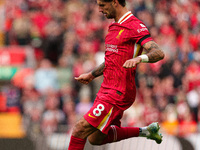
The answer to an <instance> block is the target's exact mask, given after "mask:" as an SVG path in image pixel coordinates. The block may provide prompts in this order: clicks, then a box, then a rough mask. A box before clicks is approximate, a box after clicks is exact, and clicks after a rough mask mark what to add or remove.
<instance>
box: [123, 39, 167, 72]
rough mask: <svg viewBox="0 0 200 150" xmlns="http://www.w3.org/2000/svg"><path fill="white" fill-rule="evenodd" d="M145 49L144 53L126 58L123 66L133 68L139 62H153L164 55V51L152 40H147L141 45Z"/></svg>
mask: <svg viewBox="0 0 200 150" xmlns="http://www.w3.org/2000/svg"><path fill="white" fill-rule="evenodd" d="M143 48H144V49H145V50H146V52H147V53H146V54H143V55H140V56H137V57H135V58H133V59H129V60H127V61H126V62H125V63H124V64H123V67H124V68H133V67H135V66H136V65H137V64H139V63H141V62H146V63H154V62H157V61H159V60H162V59H163V58H164V56H165V54H164V52H163V51H162V50H161V49H160V48H159V46H158V45H157V44H156V42H154V41H149V42H147V43H145V44H144V45H143Z"/></svg>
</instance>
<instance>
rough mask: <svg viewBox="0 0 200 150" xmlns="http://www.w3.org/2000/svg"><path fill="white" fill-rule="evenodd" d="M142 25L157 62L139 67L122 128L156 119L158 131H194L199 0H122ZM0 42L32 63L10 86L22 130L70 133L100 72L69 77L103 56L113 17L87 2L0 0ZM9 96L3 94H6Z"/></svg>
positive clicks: (199, 111)
mask: <svg viewBox="0 0 200 150" xmlns="http://www.w3.org/2000/svg"><path fill="white" fill-rule="evenodd" d="M126 2H127V7H128V9H129V10H131V11H132V13H133V14H134V15H135V16H136V17H138V18H139V19H140V20H142V21H143V22H144V23H145V24H146V26H147V27H148V29H149V31H150V33H151V36H152V37H153V39H154V40H155V41H156V42H157V43H158V44H159V46H160V47H161V48H162V50H163V51H164V52H165V59H164V60H162V61H160V62H157V63H153V64H149V63H143V64H139V65H138V67H137V74H136V85H137V97H136V101H135V103H134V104H133V105H132V106H131V107H130V108H129V109H128V110H127V111H126V112H125V113H124V117H123V119H122V125H125V126H145V125H148V124H149V123H151V122H155V121H158V122H160V123H161V125H162V130H163V132H165V133H168V134H173V135H179V136H186V135H188V134H190V133H196V132H199V131H200V128H199V125H200V123H199V122H200V1H198V0H127V1H126ZM1 3H2V4H1V6H4V7H1V8H0V11H1V12H4V16H1V17H0V19H1V21H0V22H2V21H3V22H2V23H1V24H2V26H1V28H0V39H1V40H0V41H1V42H0V44H1V45H2V46H11V45H19V46H30V47H31V48H32V49H34V52H35V57H36V60H37V63H36V66H35V67H34V68H25V66H23V67H22V68H23V69H28V71H27V72H28V73H27V75H26V77H25V78H23V79H22V80H21V83H20V84H14V83H13V85H12V86H13V87H12V88H13V89H14V88H15V89H16V88H17V89H18V91H17V93H18V94H17V95H18V97H19V107H20V111H21V113H22V114H23V117H24V120H25V121H24V122H25V123H24V124H25V127H26V128H27V130H28V129H31V130H32V131H35V132H41V133H43V134H44V135H49V134H51V133H54V132H62V131H61V128H60V127H61V126H62V127H63V126H67V127H68V128H67V132H69V133H70V132H71V128H72V126H73V125H74V123H75V122H76V121H77V120H78V119H79V118H80V117H81V116H82V115H83V114H84V113H86V112H87V111H88V110H89V108H90V107H91V106H92V103H93V101H94V99H95V96H96V93H97V92H98V89H99V87H100V84H101V82H102V80H103V77H99V78H97V79H95V80H94V81H92V83H90V84H89V85H81V84H80V83H78V82H77V81H75V80H74V77H76V76H79V75H80V74H82V73H85V72H88V71H91V70H92V69H93V68H94V67H96V66H98V65H99V64H101V63H102V62H103V61H104V50H105V48H104V37H105V35H106V33H107V28H108V25H109V24H110V23H111V22H112V21H113V20H108V19H106V18H105V17H104V16H103V15H102V14H101V13H99V11H98V6H97V5H96V1H95V0H5V1H3V2H1ZM6 94H7V95H8V96H9V94H10V93H9V92H7V93H6Z"/></svg>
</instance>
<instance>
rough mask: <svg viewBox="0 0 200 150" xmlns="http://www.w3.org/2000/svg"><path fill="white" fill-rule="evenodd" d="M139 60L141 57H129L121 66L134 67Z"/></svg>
mask: <svg viewBox="0 0 200 150" xmlns="http://www.w3.org/2000/svg"><path fill="white" fill-rule="evenodd" d="M141 61H142V59H141V58H140V57H136V58H132V59H129V60H127V61H126V62H125V63H124V64H123V67H124V68H134V67H135V66H136V65H137V64H139V63H140V62H141Z"/></svg>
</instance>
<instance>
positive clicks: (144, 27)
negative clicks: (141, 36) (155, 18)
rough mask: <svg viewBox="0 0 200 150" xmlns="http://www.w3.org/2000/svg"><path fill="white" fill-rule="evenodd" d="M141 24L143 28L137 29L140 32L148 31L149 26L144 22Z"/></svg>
mask: <svg viewBox="0 0 200 150" xmlns="http://www.w3.org/2000/svg"><path fill="white" fill-rule="evenodd" d="M140 26H141V27H142V28H141V29H137V32H138V33H140V32H143V31H148V29H147V27H146V26H145V25H144V24H142V23H141V24H140Z"/></svg>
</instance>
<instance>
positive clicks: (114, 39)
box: [105, 26, 131, 45]
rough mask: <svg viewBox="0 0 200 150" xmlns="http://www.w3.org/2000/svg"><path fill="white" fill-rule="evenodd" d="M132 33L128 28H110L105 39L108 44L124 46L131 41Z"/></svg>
mask: <svg viewBox="0 0 200 150" xmlns="http://www.w3.org/2000/svg"><path fill="white" fill-rule="evenodd" d="M129 32H130V31H129V30H128V29H126V28H122V27H121V28H120V27H116V26H113V27H110V28H109V30H108V33H107V35H106V38H105V43H106V44H112V45H123V44H125V43H127V42H128V41H130V40H131V38H130V33H129Z"/></svg>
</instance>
